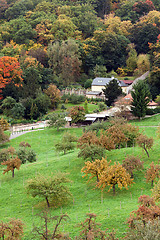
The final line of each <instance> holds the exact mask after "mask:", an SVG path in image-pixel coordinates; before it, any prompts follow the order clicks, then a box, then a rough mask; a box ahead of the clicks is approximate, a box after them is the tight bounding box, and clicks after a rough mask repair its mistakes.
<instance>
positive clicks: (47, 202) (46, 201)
mask: <svg viewBox="0 0 160 240" xmlns="http://www.w3.org/2000/svg"><path fill="white" fill-rule="evenodd" d="M46 202H47V207H50V205H49V201H48V197H46Z"/></svg>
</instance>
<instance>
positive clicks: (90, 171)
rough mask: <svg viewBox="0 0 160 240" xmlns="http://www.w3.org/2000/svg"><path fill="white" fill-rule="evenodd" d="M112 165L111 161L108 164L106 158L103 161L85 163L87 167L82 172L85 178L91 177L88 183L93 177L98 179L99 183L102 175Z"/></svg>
mask: <svg viewBox="0 0 160 240" xmlns="http://www.w3.org/2000/svg"><path fill="white" fill-rule="evenodd" d="M110 163H111V161H109V162H107V160H106V159H105V158H102V160H99V159H96V160H95V161H92V162H90V161H87V162H85V166H84V167H83V168H82V169H81V172H83V173H85V175H84V176H83V177H86V176H88V175H91V176H90V177H89V179H88V181H90V180H91V179H92V178H93V177H96V178H97V182H99V177H100V175H101V174H102V173H103V171H104V170H106V169H107V168H108V167H109V165H110Z"/></svg>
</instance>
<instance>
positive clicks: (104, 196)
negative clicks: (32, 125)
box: [0, 115, 160, 240]
mask: <svg viewBox="0 0 160 240" xmlns="http://www.w3.org/2000/svg"><path fill="white" fill-rule="evenodd" d="M159 122H160V115H157V116H153V117H151V118H149V119H145V120H142V121H141V122H138V121H134V122H132V124H134V125H137V126H140V131H143V132H144V133H145V134H146V135H147V136H149V137H151V136H152V137H153V138H154V146H153V148H152V149H151V150H150V151H149V153H150V158H148V157H147V155H146V153H144V152H143V150H142V149H141V148H139V147H137V146H134V147H132V148H123V149H116V150H112V151H106V158H107V160H112V162H114V161H118V162H120V163H122V161H123V159H124V158H125V157H126V156H127V155H135V156H139V157H140V158H141V160H142V161H144V170H143V171H142V172H135V174H134V184H133V185H132V186H131V187H129V188H128V190H126V189H122V190H120V189H118V188H117V187H116V195H115V196H113V193H112V191H110V192H108V189H107V188H106V189H105V190H104V191H103V193H102V192H101V190H100V189H96V188H95V181H94V180H93V181H92V182H90V183H87V179H86V178H83V177H82V176H83V174H82V173H81V168H82V167H83V166H84V160H83V159H82V158H78V157H77V155H78V151H79V150H78V149H75V150H74V151H70V152H68V153H67V154H66V155H63V154H62V153H57V152H56V151H55V148H54V146H55V144H56V143H57V141H60V140H61V138H62V136H63V134H64V133H65V132H70V133H72V134H75V135H76V136H81V135H82V133H83V130H82V128H69V129H61V130H60V131H59V132H57V131H56V130H54V129H51V128H46V129H44V130H40V131H33V132H28V133H26V134H24V135H21V136H19V137H17V138H15V139H12V140H11V141H10V142H9V143H8V144H6V145H3V146H1V149H2V148H4V147H8V146H13V147H15V148H16V149H17V148H18V145H19V143H20V142H22V141H25V142H28V143H29V144H30V145H31V147H32V149H34V150H35V152H36V153H37V162H34V163H26V164H23V165H21V167H20V170H19V171H18V170H15V178H14V179H13V178H12V177H11V172H9V173H8V174H5V175H3V174H2V173H3V168H4V166H0V220H1V221H8V220H9V219H10V218H20V219H22V221H23V222H24V224H25V226H24V233H25V236H24V238H23V239H25V240H29V239H36V238H35V237H33V236H32V234H31V230H32V228H33V223H34V224H35V225H38V224H40V220H39V218H37V216H36V214H37V213H40V212H41V210H43V209H45V208H46V202H45V201H44V199H43V198H39V197H36V198H33V197H31V196H30V195H28V194H27V192H26V188H25V186H26V183H27V180H28V179H29V178H33V177H35V176H36V175H37V174H38V173H40V174H44V175H46V176H47V175H51V174H52V173H53V174H54V173H56V172H58V171H61V172H65V173H69V175H68V177H69V179H70V180H71V182H70V183H68V187H69V189H70V191H71V193H72V198H71V200H70V202H69V203H67V204H64V205H63V206H61V207H57V208H54V207H51V209H50V210H51V213H52V215H60V214H61V213H67V214H68V215H69V219H68V221H67V222H65V223H64V225H63V224H62V225H61V230H62V231H64V232H69V233H70V236H71V238H72V239H74V236H76V234H78V232H79V228H78V227H77V225H78V223H80V222H81V221H84V219H85V218H86V213H89V212H90V213H95V214H96V215H97V222H100V223H101V228H102V229H106V228H107V229H108V231H112V229H113V228H114V229H115V230H116V232H117V237H123V236H124V233H125V231H126V228H127V224H126V219H127V218H128V217H129V215H130V212H131V211H133V210H134V209H137V206H138V197H140V195H142V194H146V195H151V184H150V183H146V181H145V178H144V174H145V171H146V169H147V168H148V167H149V165H150V163H151V162H152V161H154V163H158V161H159V160H160V148H159V146H160V139H158V138H157V133H156V131H157V127H153V126H158V125H159ZM144 126H146V127H144Z"/></svg>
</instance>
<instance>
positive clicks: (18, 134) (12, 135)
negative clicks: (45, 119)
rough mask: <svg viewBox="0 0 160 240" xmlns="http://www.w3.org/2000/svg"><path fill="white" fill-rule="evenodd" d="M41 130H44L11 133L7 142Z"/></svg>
mask: <svg viewBox="0 0 160 240" xmlns="http://www.w3.org/2000/svg"><path fill="white" fill-rule="evenodd" d="M41 130H44V129H37V130H29V131H23V132H17V133H13V134H11V136H10V138H9V140H11V139H14V138H17V137H19V136H21V135H23V134H25V133H29V132H35V131H41Z"/></svg>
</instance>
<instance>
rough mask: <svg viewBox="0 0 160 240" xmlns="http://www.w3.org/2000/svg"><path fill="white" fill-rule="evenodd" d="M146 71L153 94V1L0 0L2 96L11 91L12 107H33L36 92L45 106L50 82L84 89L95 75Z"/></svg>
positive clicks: (159, 80) (157, 11)
mask: <svg viewBox="0 0 160 240" xmlns="http://www.w3.org/2000/svg"><path fill="white" fill-rule="evenodd" d="M147 70H150V75H149V77H148V79H147V80H146V81H147V83H148V85H149V87H150V91H151V94H152V99H155V98H156V96H157V95H158V94H160V3H159V0H153V1H150V0H146V1H144V0H142V1H135V0H130V1H124V0H105V1H101V0H100V1H97V0H85V1H82V0H79V1H78V0H67V1H63V0H59V1H57V0H48V1H47V0H46V1H43V0H17V1H16V0H1V1H0V94H1V95H0V98H1V102H2V101H3V100H4V99H5V98H6V97H8V96H10V97H12V98H13V99H14V100H15V101H16V103H17V104H18V105H17V108H18V107H19V109H20V108H21V109H22V108H23V107H25V109H30V110H28V111H31V108H32V112H34V111H36V110H35V109H36V107H37V104H38V102H40V101H41V100H42V98H43V100H44V101H42V102H44V103H45V104H44V105H47V103H48V99H47V96H46V94H44V90H45V89H46V88H48V86H49V84H54V85H55V86H57V88H58V89H60V90H62V89H63V88H66V87H69V86H70V87H71V86H74V87H78V86H82V87H86V88H87V87H88V86H89V85H90V81H89V80H90V79H93V78H94V77H96V76H98V77H106V76H108V75H109V74H112V73H115V74H118V75H119V76H123V77H125V76H139V75H141V74H142V73H144V72H146V71H147ZM44 95H45V96H44ZM13 99H10V101H11V102H12V101H13ZM35 99H37V100H36V102H35ZM40 99H41V100H40ZM42 112H43V111H42ZM44 112H45V110H44Z"/></svg>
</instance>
